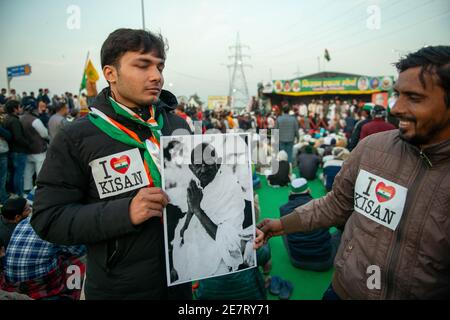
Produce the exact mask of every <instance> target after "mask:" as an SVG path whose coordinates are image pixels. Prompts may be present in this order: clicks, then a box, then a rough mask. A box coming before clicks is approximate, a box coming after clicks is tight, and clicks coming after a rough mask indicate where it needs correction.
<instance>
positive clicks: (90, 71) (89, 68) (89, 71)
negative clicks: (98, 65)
mask: <svg viewBox="0 0 450 320" xmlns="http://www.w3.org/2000/svg"><path fill="white" fill-rule="evenodd" d="M84 72H85V73H86V76H87V79H88V81H90V82H97V81H98V79H99V78H100V77H99V75H98V72H97V70H95V68H94V65H93V64H92V61H91V59H89V61H88V63H87V65H86V69H85V70H84Z"/></svg>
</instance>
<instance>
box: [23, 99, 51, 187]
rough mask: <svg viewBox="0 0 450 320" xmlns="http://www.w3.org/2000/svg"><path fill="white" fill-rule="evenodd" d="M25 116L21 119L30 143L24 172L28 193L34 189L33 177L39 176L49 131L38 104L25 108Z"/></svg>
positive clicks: (31, 103) (30, 104) (32, 102)
mask: <svg viewBox="0 0 450 320" xmlns="http://www.w3.org/2000/svg"><path fill="white" fill-rule="evenodd" d="M24 109H25V112H24V115H23V116H22V117H21V118H20V122H21V123H22V126H23V130H24V132H25V135H26V137H27V138H28V140H29V141H30V148H29V149H28V152H27V162H26V164H25V172H24V186H23V187H24V190H25V192H26V193H28V192H30V191H31V189H33V185H34V184H33V176H34V175H35V174H36V176H37V175H39V172H40V171H41V168H42V164H43V163H44V160H45V154H46V151H47V145H48V130H47V128H46V127H45V126H44V124H43V123H42V121H41V120H40V119H39V115H38V111H37V106H36V103H35V102H34V101H32V100H30V101H29V102H28V104H27V105H26V106H24Z"/></svg>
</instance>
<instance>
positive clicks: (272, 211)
mask: <svg viewBox="0 0 450 320" xmlns="http://www.w3.org/2000/svg"><path fill="white" fill-rule="evenodd" d="M294 172H295V171H294ZM296 174H297V176H298V172H296ZM260 178H261V187H260V188H259V189H256V190H255V191H256V193H257V194H258V196H259V204H260V207H261V217H260V219H263V218H279V217H280V211H279V208H280V206H282V205H283V204H285V203H286V202H287V201H288V196H289V192H290V188H289V187H280V188H273V187H270V186H269V185H268V184H267V180H266V178H265V177H264V176H260ZM308 185H309V188H310V189H311V193H312V196H313V197H314V198H320V197H322V196H323V195H325V193H326V190H325V188H324V186H323V184H322V182H321V181H320V180H319V179H315V180H313V181H309V182H308ZM269 243H270V246H271V250H272V265H273V266H272V271H271V275H277V276H279V277H281V278H282V279H285V280H289V281H291V282H292V284H293V285H294V291H293V294H292V297H291V300H316V299H321V298H322V295H323V293H324V292H325V290H326V289H327V288H328V286H329V284H330V282H331V278H332V275H333V271H334V270H333V269H330V270H328V271H326V272H314V271H306V270H302V269H298V268H296V267H294V266H293V265H292V264H291V262H290V260H289V256H288V254H287V251H286V247H285V246H284V244H283V239H282V238H281V237H274V238H272V239H270V240H269ZM268 298H269V299H270V300H277V299H278V297H276V296H273V295H271V294H270V293H268Z"/></svg>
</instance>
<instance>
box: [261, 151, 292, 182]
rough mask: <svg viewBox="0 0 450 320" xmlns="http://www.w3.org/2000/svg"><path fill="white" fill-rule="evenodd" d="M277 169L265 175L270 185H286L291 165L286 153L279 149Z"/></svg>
mask: <svg viewBox="0 0 450 320" xmlns="http://www.w3.org/2000/svg"><path fill="white" fill-rule="evenodd" d="M276 161H277V165H278V167H277V168H278V169H277V170H276V172H275V173H274V174H272V175H270V176H268V177H267V181H268V182H269V184H270V185H271V186H281V187H284V186H287V185H288V184H289V182H291V173H292V167H291V164H290V163H289V161H288V154H287V153H286V151H284V150H281V151H280V152H278V155H277V160H276Z"/></svg>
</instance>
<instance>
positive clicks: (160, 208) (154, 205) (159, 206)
mask: <svg viewBox="0 0 450 320" xmlns="http://www.w3.org/2000/svg"><path fill="white" fill-rule="evenodd" d="M148 209H151V210H158V211H161V212H162V211H163V209H164V207H163V205H162V204H161V203H158V202H149V203H148Z"/></svg>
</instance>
